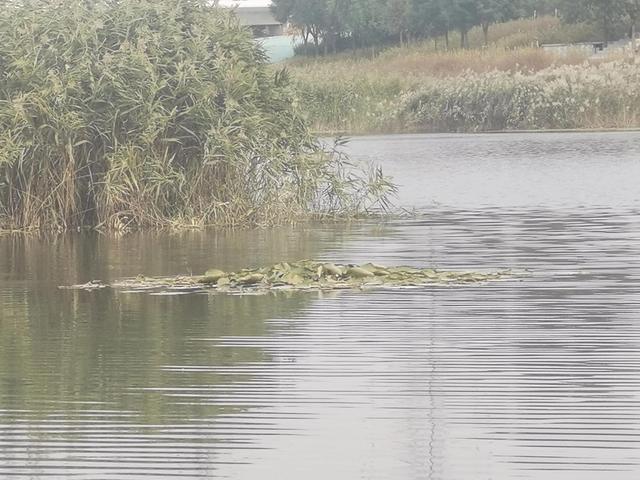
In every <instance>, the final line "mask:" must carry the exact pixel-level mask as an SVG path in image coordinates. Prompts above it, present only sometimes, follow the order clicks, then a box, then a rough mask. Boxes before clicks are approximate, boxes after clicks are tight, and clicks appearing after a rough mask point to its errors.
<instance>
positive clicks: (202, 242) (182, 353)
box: [0, 228, 340, 422]
mask: <svg viewBox="0 0 640 480" xmlns="http://www.w3.org/2000/svg"><path fill="white" fill-rule="evenodd" d="M328 235H331V240H333V243H334V244H335V242H336V241H340V234H339V233H332V234H328ZM331 240H330V241H331ZM319 241H326V239H323V238H321V236H320V237H319V235H318V233H317V232H316V234H315V235H314V236H311V235H310V234H309V233H308V232H307V231H306V230H305V229H303V228H300V229H294V228H282V229H275V230H269V231H260V232H256V231H239V232H222V233H211V232H210V233H203V232H185V233H180V234H176V235H166V234H149V233H145V234H138V235H131V236H127V237H120V238H109V237H104V236H98V235H80V236H64V237H52V238H46V239H40V238H29V237H6V238H3V239H2V240H0V272H1V273H0V278H4V279H6V280H7V281H6V282H4V283H3V287H2V289H0V379H1V380H2V385H3V388H2V389H1V390H0V409H6V410H13V409H19V408H24V407H25V406H31V407H32V408H36V409H39V408H41V409H43V411H47V410H49V409H54V408H55V409H59V408H60V407H61V405H66V406H65V407H64V408H69V409H70V410H73V409H74V408H83V405H82V404H83V403H86V402H109V403H112V404H115V405H117V407H118V408H119V409H125V410H132V411H138V412H142V413H143V414H144V416H145V417H147V419H148V420H149V421H152V422H158V421H159V420H160V419H161V418H162V416H163V415H166V414H169V413H171V414H172V415H178V416H180V415H185V416H191V415H204V414H211V413H212V412H211V410H213V407H211V408H209V409H207V411H203V409H202V408H198V407H197V406H195V405H191V406H182V407H179V408H177V407H176V406H175V405H172V404H171V405H170V400H169V399H168V397H167V396H166V395H163V394H161V393H153V391H152V390H149V391H145V393H144V394H142V393H138V394H132V392H131V391H130V390H128V388H129V387H131V388H134V387H135V388H136V390H137V391H142V390H139V389H145V388H149V389H152V388H157V387H165V386H168V387H173V386H176V387H177V386H180V385H189V384H190V385H197V384H199V382H200V381H201V379H198V378H195V376H196V375H197V374H186V375H185V374H181V375H176V374H172V373H170V372H166V371H163V370H162V368H161V367H162V366H164V365H170V364H174V365H176V364H188V365H230V364H236V363H243V362H250V363H251V362H257V361H260V360H264V358H263V357H264V353H263V352H262V351H261V350H260V349H244V348H243V349H230V348H222V349H219V348H210V347H206V348H205V347H203V346H202V345H194V344H193V343H192V342H190V339H195V338H218V337H220V336H245V335H248V336H262V335H264V334H265V333H266V332H265V331H266V328H267V327H266V326H265V323H264V320H265V319H269V318H287V317H288V316H290V315H291V314H292V313H293V312H295V311H298V310H299V309H300V308H302V307H303V306H304V305H306V303H307V297H306V296H304V295H292V296H283V295H278V296H275V295H265V296H260V297H231V296H229V297H225V296H217V297H216V298H215V299H214V298H212V297H208V296H207V295H191V296H186V297H151V296H148V295H140V294H126V293H115V292H113V291H102V292H93V293H88V292H77V291H76V292H70V291H61V290H58V288H57V287H58V285H62V284H70V283H74V282H78V281H86V280H90V279H95V278H102V279H105V280H107V279H109V278H118V277H121V276H129V275H135V274H138V273H141V272H144V273H145V274H151V275H153V274H169V273H171V274H173V273H188V272H189V271H190V270H195V271H202V270H204V269H206V268H207V267H209V266H213V265H216V266H217V265H219V266H221V267H222V268H237V267H238V266H245V265H247V264H257V265H259V264H263V263H265V264H266V263H269V262H273V261H275V260H282V259H291V258H294V259H295V258H306V257H312V256H314V255H315V254H317V251H318V249H319V248H318V246H319ZM218 380H219V379H218ZM207 381H209V382H211V381H213V382H215V381H216V379H215V378H213V379H212V378H210V377H208V378H207ZM225 381H228V379H225ZM71 402H78V403H75V404H74V405H76V407H74V406H72V403H71ZM181 409H182V410H181ZM215 410H216V411H218V410H220V408H219V407H217V408H216V409H215ZM213 413H215V412H213Z"/></svg>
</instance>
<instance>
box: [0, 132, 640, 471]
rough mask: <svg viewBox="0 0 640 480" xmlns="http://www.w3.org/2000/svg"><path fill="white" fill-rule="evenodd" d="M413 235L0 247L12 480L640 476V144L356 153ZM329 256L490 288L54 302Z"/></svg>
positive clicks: (267, 235)
mask: <svg viewBox="0 0 640 480" xmlns="http://www.w3.org/2000/svg"><path fill="white" fill-rule="evenodd" d="M349 149H350V151H351V152H352V154H353V155H354V156H355V157H356V158H357V159H360V160H363V161H371V160H373V161H376V162H378V163H382V164H383V166H384V167H385V169H386V170H387V172H389V173H392V174H393V175H395V177H396V180H397V181H398V183H400V185H401V187H402V189H401V193H400V198H399V203H400V204H401V205H403V206H406V207H410V208H415V209H416V210H417V213H418V214H417V216H414V217H411V218H410V219H407V220H397V221H392V222H388V223H386V224H383V225H376V224H357V225H352V226H317V227H299V228H282V229H273V230H265V231H258V232H256V231H251V232H231V233H229V232H226V233H223V232H208V233H184V234H178V235H158V234H148V233H147V234H139V235H131V236H126V237H122V238H111V237H101V236H95V235H79V236H68V237H59V238H56V239H47V240H45V239H37V238H29V239H24V238H1V239H0V478H31V479H39V478H59V479H63V478H82V479H134V478H144V477H147V478H154V479H155V478H231V479H260V480H262V479H296V480H297V479H300V478H307V479H319V480H326V479H339V480H342V479H345V480H348V479H349V480H350V479H443V480H458V479H474V480H476V479H511V478H524V479H574V478H575V479H601V478H607V479H636V478H639V475H640V216H639V213H640V187H639V180H640V134H637V133H607V134H526V135H525V134H513V135H486V136H474V135H454V136H452V135H448V136H447V135H441V136H419V135H416V136H386V137H369V138H357V139H354V140H353V141H352V143H351V145H350V147H349ZM310 257H313V258H321V259H331V260H334V261H344V262H360V261H375V262H378V263H386V264H411V265H421V266H427V265H436V266H439V267H442V268H452V269H496V268H504V267H513V268H520V269H524V268H526V269H529V270H530V271H531V274H530V275H529V276H527V277H525V278H517V279H512V280H508V281H502V282H497V283H491V284H487V285H482V286H473V287H470V286H467V287H455V288H441V287H438V288H430V289H416V290H403V291H393V292H390V291H376V292H366V293H365V292H339V293H335V294H322V295H321V294H318V293H300V294H279V295H265V296H249V297H247V296H245V297H240V296H209V295H204V294H198V295H186V296H153V295H146V294H132V293H124V292H118V293H116V292H112V291H101V292H94V293H88V292H74V291H61V290H58V289H57V286H58V285H62V284H71V283H79V282H86V281H88V280H91V279H95V278H99V279H103V280H106V281H108V280H110V279H115V278H121V277H125V276H132V275H136V274H138V273H145V274H148V275H161V274H162V275H165V274H179V273H189V272H195V273H199V272H202V271H203V270H204V269H206V268H207V267H210V266H216V267H219V268H224V269H234V268H240V267H243V266H246V265H256V266H257V265H262V264H265V263H271V262H276V261H279V260H283V259H290V260H295V259H301V258H310Z"/></svg>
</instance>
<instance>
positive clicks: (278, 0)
mask: <svg viewBox="0 0 640 480" xmlns="http://www.w3.org/2000/svg"><path fill="white" fill-rule="evenodd" d="M326 7H327V5H326V1H325V0H273V3H272V5H271V11H272V13H273V15H274V17H275V18H276V20H278V21H279V22H282V23H290V24H291V25H293V26H294V27H296V28H298V29H299V30H300V33H301V35H302V41H303V42H304V44H305V45H307V44H308V42H309V37H311V38H312V39H313V43H314V45H315V48H316V52H317V51H318V48H319V46H320V39H321V37H323V35H324V33H325V23H326V18H327V8H326Z"/></svg>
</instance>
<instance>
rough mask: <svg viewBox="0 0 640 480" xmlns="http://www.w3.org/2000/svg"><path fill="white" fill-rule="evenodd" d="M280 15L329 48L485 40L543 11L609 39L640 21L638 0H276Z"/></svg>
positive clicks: (304, 35) (305, 35)
mask: <svg viewBox="0 0 640 480" xmlns="http://www.w3.org/2000/svg"><path fill="white" fill-rule="evenodd" d="M273 4H274V6H273V9H274V12H275V13H276V16H277V18H278V19H280V20H281V21H283V22H289V23H291V24H292V25H294V26H295V27H297V28H298V29H299V31H300V32H301V34H302V38H303V41H304V42H305V43H308V41H309V38H310V37H311V38H313V40H314V43H315V45H316V47H318V46H319V45H320V44H321V43H324V49H325V51H335V50H336V49H337V48H338V47H340V46H343V47H363V46H368V45H377V44H384V43H389V42H398V43H401V44H402V43H405V42H406V41H409V40H411V39H420V38H437V37H444V38H445V42H446V44H447V47H448V46H449V45H448V33H449V32H450V31H452V30H455V31H458V32H459V33H460V38H461V46H462V47H467V46H468V33H469V31H470V30H471V29H472V28H473V27H481V28H482V31H483V33H484V40H485V44H487V43H488V42H489V30H490V28H491V26H492V25H493V24H495V23H498V22H503V21H507V20H513V19H518V18H526V17H529V18H533V17H535V16H540V15H562V17H563V18H564V19H565V20H566V21H569V22H591V23H597V24H599V25H600V26H601V30H602V35H603V38H604V39H607V40H608V39H611V38H612V37H613V36H614V34H615V33H617V31H618V30H619V28H618V27H619V26H620V25H625V26H626V28H627V29H628V30H629V31H631V29H633V28H635V25H636V24H637V23H638V21H640V0H350V1H348V0H273Z"/></svg>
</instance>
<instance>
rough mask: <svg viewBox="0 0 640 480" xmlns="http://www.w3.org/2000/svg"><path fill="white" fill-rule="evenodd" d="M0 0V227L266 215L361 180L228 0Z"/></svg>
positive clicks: (342, 201)
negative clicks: (221, 5) (321, 135)
mask: <svg viewBox="0 0 640 480" xmlns="http://www.w3.org/2000/svg"><path fill="white" fill-rule="evenodd" d="M0 6H1V7H2V9H1V12H0V85H1V86H2V88H1V90H0V225H2V224H4V226H5V227H11V228H29V227H39V228H55V229H66V228H70V227H76V226H96V227H108V228H118V229H122V228H132V227H140V226H162V225H172V224H181V225H184V224H190V225H191V224H194V225H206V224H226V225H229V224H234V225H237V224H247V223H271V222H279V221H283V220H289V219H292V218H298V217H300V216H301V215H306V214H309V213H313V212H321V211H322V212H326V211H328V210H332V211H333V210H345V209H348V208H350V207H352V206H353V205H361V200H362V198H361V196H362V195H367V194H368V192H369V191H368V190H366V188H365V187H366V185H365V181H364V180H362V181H360V180H359V179H357V178H355V177H351V176H349V174H348V173H347V171H346V169H345V168H344V165H343V164H342V163H341V162H342V159H341V158H340V157H339V156H336V155H334V154H331V153H325V152H323V151H322V150H321V149H320V147H319V144H318V143H317V141H316V139H315V138H314V137H313V136H312V135H310V133H309V132H308V130H307V128H306V126H305V124H304V122H303V121H302V120H301V118H300V117H299V116H298V115H297V113H296V109H295V105H294V104H295V101H294V98H293V94H292V89H291V87H290V85H289V81H288V78H287V74H286V72H275V73H272V72H271V71H270V70H269V69H268V68H267V65H266V59H265V55H264V53H263V51H262V50H261V48H260V47H258V46H256V45H255V44H254V42H253V40H252V38H251V35H250V33H249V32H248V31H247V30H245V29H244V28H242V27H241V26H240V25H239V23H238V21H237V19H236V18H235V16H234V15H233V14H232V13H230V12H228V11H224V10H221V9H216V8H212V7H210V6H208V2H206V1H205V0H163V1H162V2H158V1H153V0H94V1H91V2H88V1H83V0H65V1H56V0H22V1H10V2H9V1H3V2H2V3H1V5H0ZM359 182H360V183H359ZM378 186H379V185H378ZM356 192H358V195H359V198H354V195H356Z"/></svg>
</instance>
